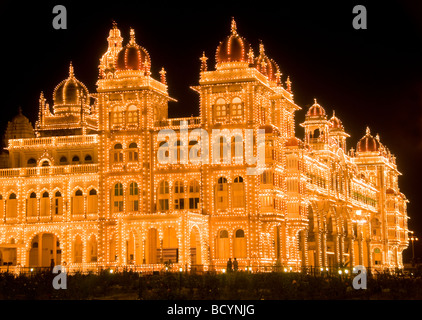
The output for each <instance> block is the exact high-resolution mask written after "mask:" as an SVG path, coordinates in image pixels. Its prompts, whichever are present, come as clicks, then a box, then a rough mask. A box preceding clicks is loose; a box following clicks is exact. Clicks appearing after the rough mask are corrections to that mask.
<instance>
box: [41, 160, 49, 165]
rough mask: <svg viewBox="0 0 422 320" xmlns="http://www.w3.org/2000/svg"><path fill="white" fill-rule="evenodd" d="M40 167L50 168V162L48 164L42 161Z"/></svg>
mask: <svg viewBox="0 0 422 320" xmlns="http://www.w3.org/2000/svg"><path fill="white" fill-rule="evenodd" d="M41 166H42V167H49V166H50V162H49V161H48V160H44V161H43V162H42V163H41Z"/></svg>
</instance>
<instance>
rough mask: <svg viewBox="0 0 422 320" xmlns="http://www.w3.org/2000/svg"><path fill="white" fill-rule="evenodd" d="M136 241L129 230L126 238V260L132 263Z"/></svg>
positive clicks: (134, 259) (133, 261)
mask: <svg viewBox="0 0 422 320" xmlns="http://www.w3.org/2000/svg"><path fill="white" fill-rule="evenodd" d="M135 251H136V242H135V236H134V234H133V231H130V232H129V238H128V240H126V262H127V263H128V264H134V263H135V261H136V252H135Z"/></svg>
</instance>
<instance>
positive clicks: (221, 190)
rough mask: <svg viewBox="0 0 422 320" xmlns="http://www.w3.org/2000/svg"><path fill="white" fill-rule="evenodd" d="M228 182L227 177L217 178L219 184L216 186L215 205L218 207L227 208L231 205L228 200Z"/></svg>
mask: <svg viewBox="0 0 422 320" xmlns="http://www.w3.org/2000/svg"><path fill="white" fill-rule="evenodd" d="M228 192H229V190H228V183H227V179H226V178H225V177H219V178H218V179H217V185H216V186H215V206H216V209H221V210H223V209H227V207H228V206H229V201H228V195H229V194H228Z"/></svg>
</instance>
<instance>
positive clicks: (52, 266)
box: [50, 259, 54, 271]
mask: <svg viewBox="0 0 422 320" xmlns="http://www.w3.org/2000/svg"><path fill="white" fill-rule="evenodd" d="M50 269H51V270H50V271H53V269H54V259H51V262H50Z"/></svg>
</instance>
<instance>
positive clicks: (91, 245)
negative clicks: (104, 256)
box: [87, 235, 98, 262]
mask: <svg viewBox="0 0 422 320" xmlns="http://www.w3.org/2000/svg"><path fill="white" fill-rule="evenodd" d="M97 248H98V247H97V238H96V237H95V236H94V235H92V236H91V237H90V238H89V241H88V248H87V254H88V262H97V250H98V249H97Z"/></svg>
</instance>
